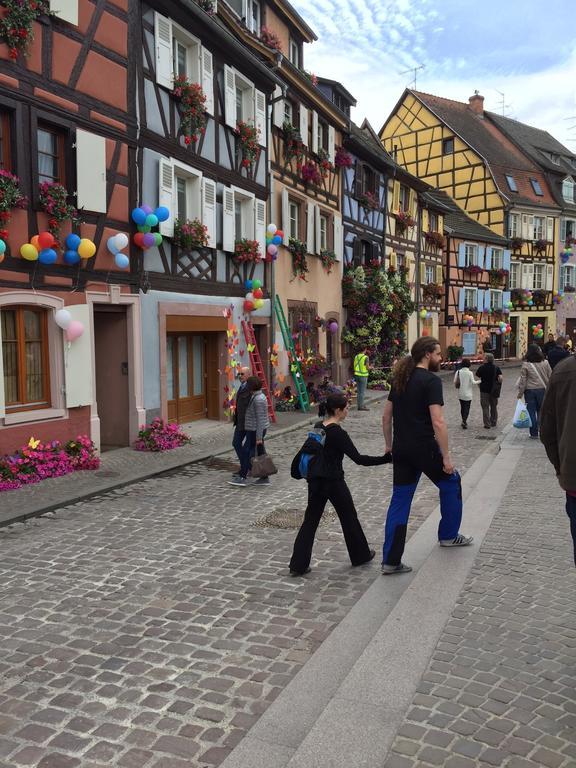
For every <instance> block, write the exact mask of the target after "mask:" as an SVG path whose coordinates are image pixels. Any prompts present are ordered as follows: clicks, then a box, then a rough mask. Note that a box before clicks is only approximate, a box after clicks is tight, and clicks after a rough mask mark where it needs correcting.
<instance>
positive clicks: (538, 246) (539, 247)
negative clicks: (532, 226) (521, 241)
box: [534, 239, 552, 253]
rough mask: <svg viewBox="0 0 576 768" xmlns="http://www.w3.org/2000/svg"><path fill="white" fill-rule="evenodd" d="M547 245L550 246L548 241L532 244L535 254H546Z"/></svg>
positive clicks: (538, 241) (537, 241)
mask: <svg viewBox="0 0 576 768" xmlns="http://www.w3.org/2000/svg"><path fill="white" fill-rule="evenodd" d="M549 245H552V243H551V242H550V241H549V240H542V239H540V240H536V242H535V243H534V250H535V251H536V253H546V249H547V248H548V246H549Z"/></svg>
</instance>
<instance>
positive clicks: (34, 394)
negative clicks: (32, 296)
mask: <svg viewBox="0 0 576 768" xmlns="http://www.w3.org/2000/svg"><path fill="white" fill-rule="evenodd" d="M0 322H1V328H2V358H3V361H4V400H5V403H6V411H7V412H8V411H17V410H23V409H24V408H25V409H26V410H30V409H33V408H45V407H46V406H47V405H49V403H50V385H49V364H48V330H47V328H48V325H47V313H46V310H43V309H37V308H35V307H26V306H18V307H8V308H6V309H2V310H1V311H0Z"/></svg>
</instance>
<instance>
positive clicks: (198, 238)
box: [172, 219, 208, 251]
mask: <svg viewBox="0 0 576 768" xmlns="http://www.w3.org/2000/svg"><path fill="white" fill-rule="evenodd" d="M172 242H173V243H174V245H177V246H178V247H179V248H182V250H184V251H192V250H194V249H196V248H207V247H208V227H207V226H206V225H205V224H202V222H201V221H200V220H199V219H194V220H193V221H190V220H188V219H184V220H182V221H181V220H180V219H176V221H175V222H174V236H173V238H172Z"/></svg>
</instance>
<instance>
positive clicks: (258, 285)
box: [252, 280, 262, 290]
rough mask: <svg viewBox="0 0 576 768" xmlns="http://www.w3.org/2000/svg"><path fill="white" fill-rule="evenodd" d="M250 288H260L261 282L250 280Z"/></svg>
mask: <svg viewBox="0 0 576 768" xmlns="http://www.w3.org/2000/svg"><path fill="white" fill-rule="evenodd" d="M252 288H254V289H256V290H257V289H258V288H262V281H261V280H252Z"/></svg>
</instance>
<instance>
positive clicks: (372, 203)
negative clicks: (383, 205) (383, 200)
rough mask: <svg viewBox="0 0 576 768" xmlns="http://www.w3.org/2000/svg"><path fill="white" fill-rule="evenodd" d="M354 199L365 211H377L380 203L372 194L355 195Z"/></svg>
mask: <svg viewBox="0 0 576 768" xmlns="http://www.w3.org/2000/svg"><path fill="white" fill-rule="evenodd" d="M356 199H357V200H358V204H359V205H361V206H362V208H364V210H365V211H377V210H379V209H380V203H379V201H378V198H377V197H376V195H375V194H374V192H365V193H363V194H361V195H357V196H356Z"/></svg>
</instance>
